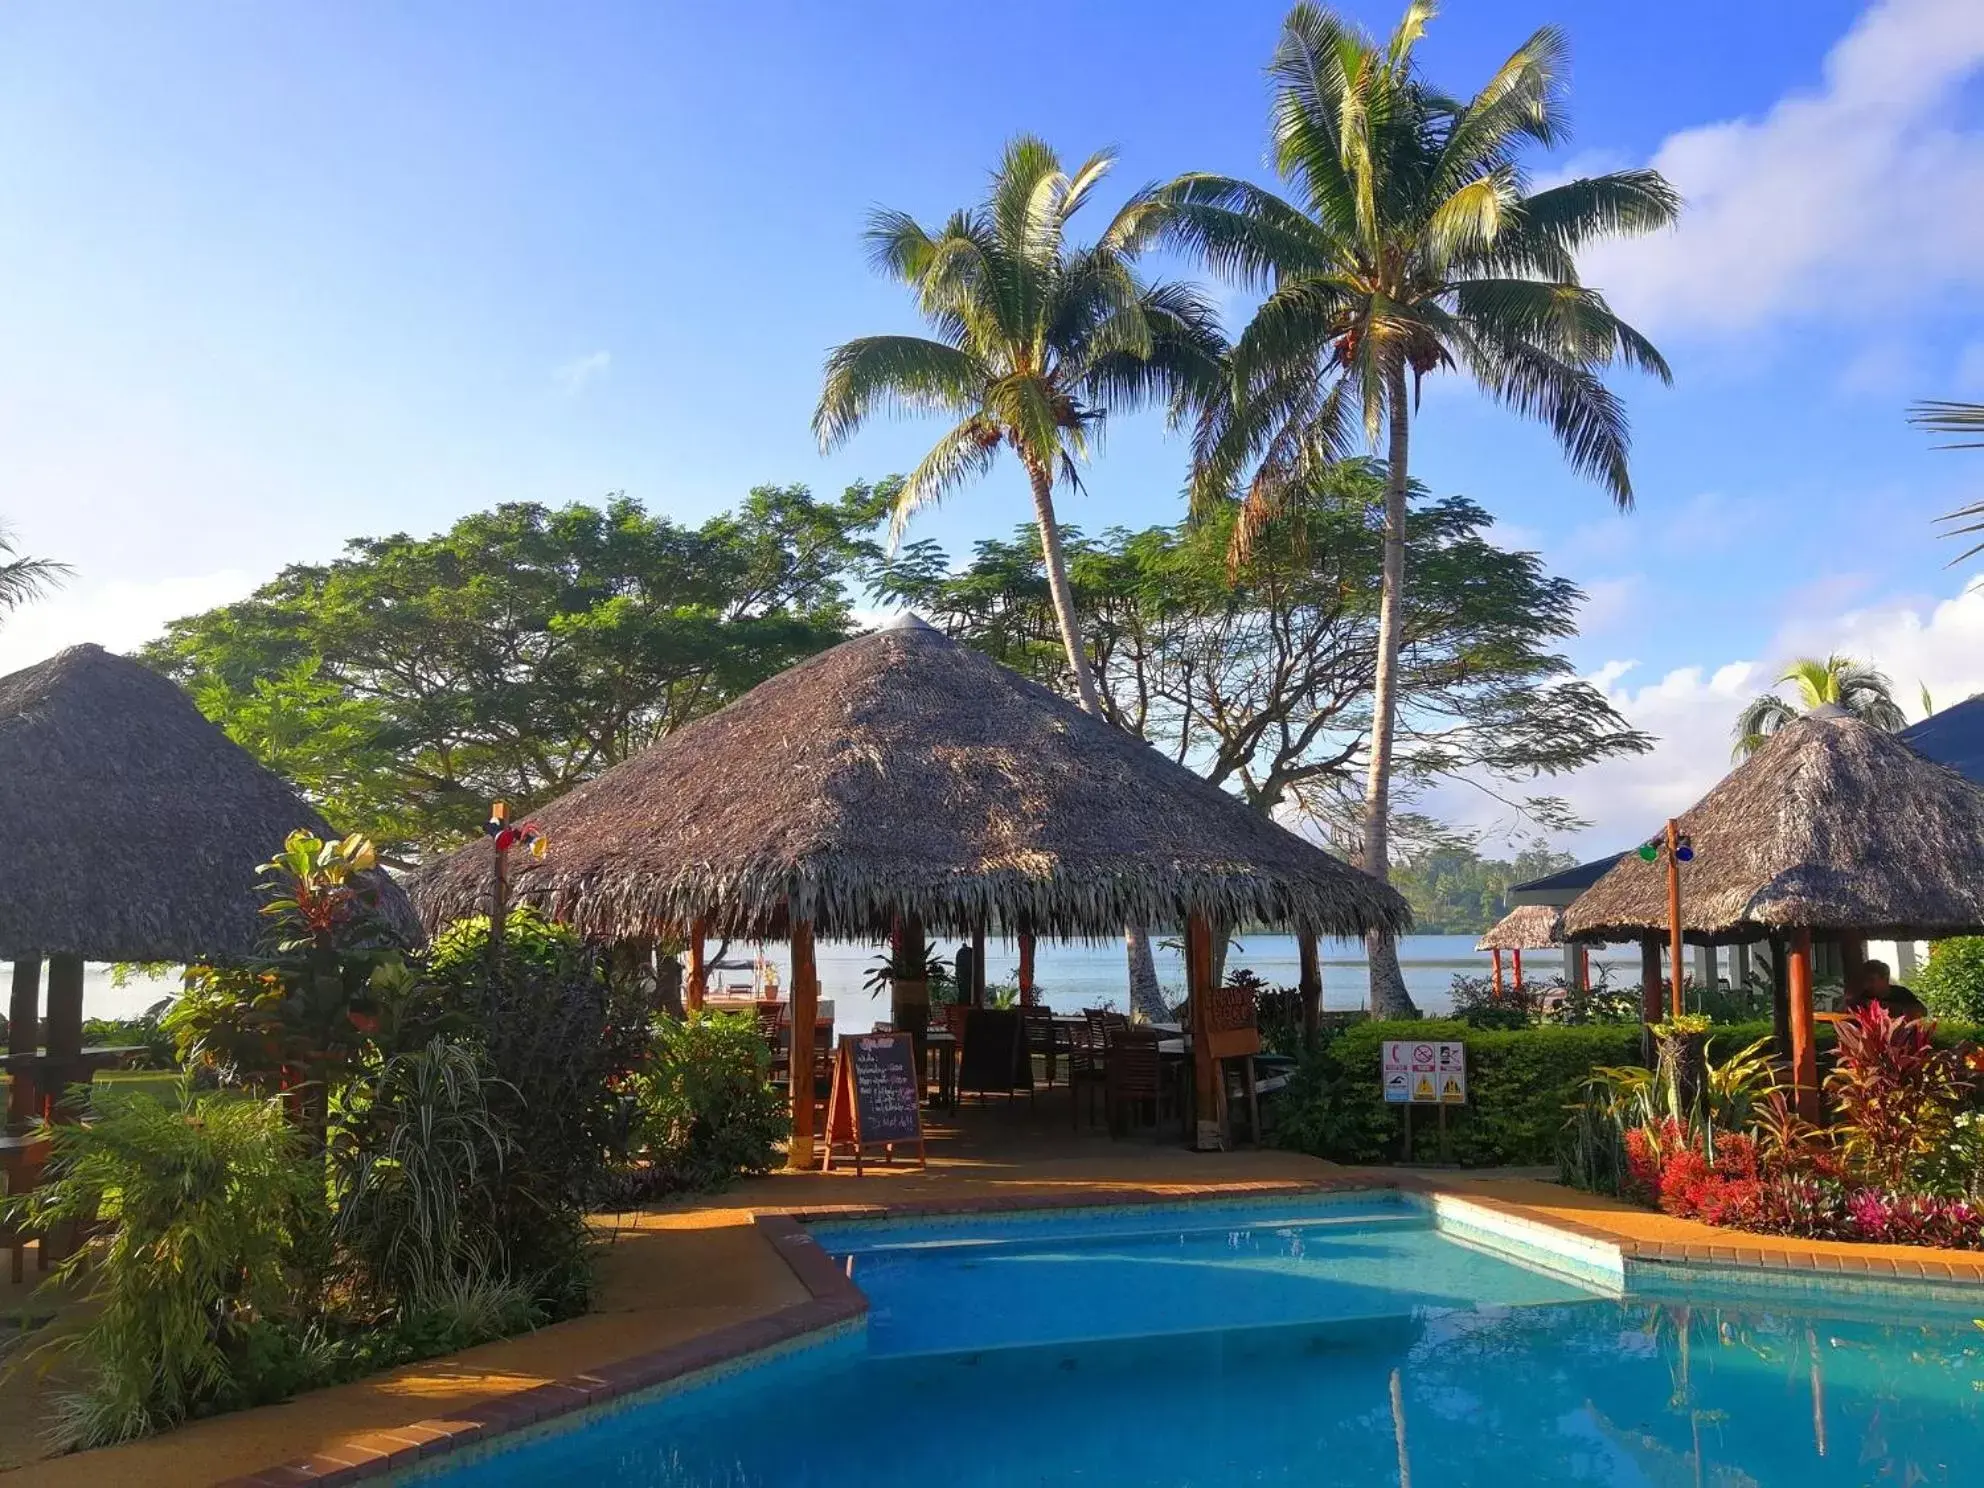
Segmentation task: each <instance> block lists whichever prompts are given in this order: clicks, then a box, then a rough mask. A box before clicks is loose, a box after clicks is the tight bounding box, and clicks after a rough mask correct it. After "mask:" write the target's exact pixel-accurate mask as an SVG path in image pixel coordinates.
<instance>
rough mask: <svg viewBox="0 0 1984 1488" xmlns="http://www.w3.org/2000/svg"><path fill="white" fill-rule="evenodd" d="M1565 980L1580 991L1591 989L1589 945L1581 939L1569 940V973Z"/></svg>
mask: <svg viewBox="0 0 1984 1488" xmlns="http://www.w3.org/2000/svg"><path fill="white" fill-rule="evenodd" d="M1565 980H1567V981H1568V982H1570V984H1571V985H1572V986H1574V987H1576V988H1577V989H1578V991H1580V992H1589V991H1590V990H1591V947H1590V946H1588V945H1586V944H1585V943H1584V942H1583V941H1581V940H1575V941H1572V942H1571V974H1570V975H1569V976H1568V977H1567V978H1565Z"/></svg>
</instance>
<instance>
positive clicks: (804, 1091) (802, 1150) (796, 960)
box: [785, 920, 820, 1172]
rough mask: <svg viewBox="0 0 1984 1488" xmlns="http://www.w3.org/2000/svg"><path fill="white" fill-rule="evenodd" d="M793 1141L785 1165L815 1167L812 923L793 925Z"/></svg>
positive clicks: (816, 992)
mask: <svg viewBox="0 0 1984 1488" xmlns="http://www.w3.org/2000/svg"><path fill="white" fill-rule="evenodd" d="M791 998H792V1054H791V1062H790V1065H789V1068H790V1071H791V1074H792V1141H791V1144H790V1145H789V1146H788V1147H787V1148H786V1150H785V1165H786V1167H788V1168H790V1169H792V1170H793V1171H794V1172H801V1171H804V1170H805V1169H808V1168H811V1167H812V1166H813V1021H814V1019H815V1018H816V1017H818V1015H819V1010H820V980H819V976H818V974H817V972H816V969H815V967H814V964H813V922H812V921H811V920H794V921H793V922H792V991H791Z"/></svg>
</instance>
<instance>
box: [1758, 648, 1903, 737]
mask: <svg viewBox="0 0 1984 1488" xmlns="http://www.w3.org/2000/svg"><path fill="white" fill-rule="evenodd" d="M1777 681H1778V685H1779V686H1782V685H1783V684H1784V683H1786V682H1789V683H1791V684H1792V686H1793V688H1794V689H1795V690H1796V692H1797V695H1798V700H1797V703H1796V704H1795V705H1794V704H1793V703H1791V702H1788V701H1786V700H1785V699H1784V698H1783V697H1782V696H1780V695H1779V694H1778V693H1776V692H1765V693H1759V694H1758V695H1757V698H1756V700H1755V701H1754V702H1752V703H1751V704H1750V706H1749V707H1747V708H1745V709H1744V710H1743V711H1742V713H1740V714H1739V715H1738V716H1737V719H1736V748H1735V749H1734V750H1733V751H1732V753H1733V755H1734V756H1735V758H1737V759H1747V758H1748V757H1749V756H1750V755H1753V754H1755V753H1756V752H1757V751H1758V750H1759V749H1761V748H1763V746H1764V741H1765V740H1767V739H1769V738H1770V736H1771V735H1772V734H1774V733H1776V732H1777V731H1778V730H1779V729H1781V728H1783V727H1784V726H1785V725H1786V724H1787V723H1789V722H1791V720H1792V719H1794V718H1796V717H1798V716H1799V714H1801V713H1809V712H1811V711H1812V709H1814V708H1818V707H1823V706H1824V705H1825V704H1827V703H1831V704H1833V705H1834V706H1835V707H1839V708H1844V709H1845V710H1846V711H1847V712H1848V713H1851V714H1852V715H1853V716H1854V717H1855V718H1857V719H1859V720H1860V721H1861V722H1862V723H1869V724H1872V725H1873V726H1874V727H1875V728H1877V729H1880V730H1881V731H1882V732H1884V733H1890V734H1891V733H1894V732H1895V731H1896V730H1898V729H1903V728H1906V727H1907V726H1908V719H1907V717H1906V716H1905V715H1904V714H1903V713H1902V711H1901V705H1900V704H1899V703H1897V702H1896V701H1895V700H1894V684H1893V683H1891V682H1889V681H1888V678H1887V674H1886V673H1885V672H1883V671H1881V670H1880V669H1879V668H1878V667H1875V666H1871V665H1869V664H1868V663H1866V662H1861V661H1855V660H1854V659H1853V658H1852V657H1850V656H1840V655H1838V654H1837V653H1835V654H1834V655H1831V656H1828V657H1826V658H1825V659H1824V660H1823V661H1821V660H1820V659H1819V658H1817V657H1815V656H1801V657H1799V658H1798V660H1796V661H1794V662H1792V663H1791V665H1790V666H1789V667H1787V668H1785V671H1784V675H1783V676H1781V677H1779V678H1778V679H1777ZM1922 696H1923V700H1924V702H1925V703H1926V702H1927V700H1928V689H1927V688H1926V687H1925V688H1924V689H1923V690H1922Z"/></svg>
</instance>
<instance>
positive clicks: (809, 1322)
mask: <svg viewBox="0 0 1984 1488" xmlns="http://www.w3.org/2000/svg"><path fill="white" fill-rule="evenodd" d="M1496 1187H1508V1188H1520V1187H1527V1185H1522V1184H1518V1183H1508V1182H1502V1181H1494V1180H1480V1179H1476V1180H1474V1181H1468V1179H1467V1178H1466V1177H1465V1175H1462V1174H1456V1173H1425V1172H1408V1171H1400V1170H1389V1171H1382V1172H1373V1171H1359V1170H1357V1169H1344V1170H1342V1171H1341V1172H1340V1173H1337V1174H1332V1175H1330V1176H1329V1177H1328V1178H1319V1179H1315V1180H1265V1181H1262V1180H1256V1181H1248V1182H1237V1183H1216V1184H1191V1185H1177V1186H1171V1185H1154V1186H1152V1187H1148V1188H1136V1189H1110V1190H1107V1191H1103V1192H1096V1191H1092V1190H1091V1191H1086V1192H1084V1191H1070V1192H1065V1193H1056V1194H1047V1195H1041V1194H1037V1193H1036V1194H1027V1195H1011V1196H1007V1195H975V1196H960V1197H957V1198H952V1199H941V1198H940V1199H929V1200H921V1201H914V1202H909V1203H890V1202H886V1201H882V1202H876V1203H839V1204H815V1205H794V1206H788V1207H785V1208H781V1209H777V1210H771V1209H767V1210H764V1211H760V1212H754V1214H753V1215H752V1223H753V1226H754V1227H755V1229H756V1231H757V1233H758V1235H759V1236H760V1237H762V1238H763V1239H764V1240H765V1242H766V1243H767V1244H769V1245H770V1246H771V1247H772V1249H773V1250H774V1251H775V1252H776V1253H777V1254H778V1256H779V1257H780V1258H781V1259H782V1260H783V1261H784V1262H785V1264H786V1265H787V1267H789V1268H790V1269H791V1271H792V1274H793V1275H794V1277H795V1278H797V1280H798V1281H799V1283H800V1285H801V1286H802V1287H803V1288H804V1289H805V1291H806V1293H807V1300H805V1301H803V1302H798V1303H793V1304H791V1305H789V1306H786V1307H782V1308H779V1309H778V1310H776V1311H774V1312H771V1313H768V1314H766V1315H764V1316H762V1317H758V1318H753V1319H750V1320H747V1321H744V1322H738V1323H731V1324H728V1325H726V1326H723V1327H720V1328H716V1329H713V1330H712V1331H710V1332H707V1333H702V1334H699V1335H697V1336H696V1337H694V1338H689V1339H685V1340H683V1341H682V1342H679V1343H675V1344H671V1345H669V1346H668V1347H665V1348H661V1349H656V1350H654V1351H652V1352H649V1353H644V1354H636V1355H634V1356H633V1357H631V1358H625V1359H621V1360H618V1361H616V1362H614V1363H611V1364H604V1365H601V1366H599V1367H598V1368H596V1369H590V1370H587V1371H585V1372H583V1373H579V1374H574V1375H568V1376H566V1377H564V1378H562V1379H558V1380H554V1381H552V1382H551V1383H549V1384H543V1385H536V1386H532V1387H530V1388H527V1389H524V1390H520V1391H516V1392H513V1393H511V1394H506V1395H497V1396H493V1397H491V1398H490V1399H488V1400H486V1401H483V1402H481V1403H479V1404H476V1405H472V1406H469V1407H467V1408H464V1409H460V1410H456V1411H452V1412H450V1413H449V1414H448V1415H446V1416H441V1417H434V1418H430V1419H427V1420H422V1421H415V1422H412V1423H410V1424H408V1425H405V1426H401V1427H397V1428H394V1429H390V1430H383V1431H371V1432H365V1433H362V1434H359V1435H355V1436H352V1437H349V1438H346V1439H345V1440H343V1441H341V1442H338V1443H336V1444H334V1445H332V1446H330V1447H326V1448H323V1449H321V1450H318V1451H315V1452H313V1453H311V1454H310V1455H308V1456H306V1457H300V1458H297V1459H294V1460H292V1461H289V1462H284V1463H281V1464H278V1465H276V1466H274V1467H266V1468H262V1469H261V1470H259V1471H257V1472H253V1473H248V1474H245V1475H243V1476H240V1477H234V1478H229V1479H227V1480H225V1482H223V1483H222V1484H220V1485H219V1488H299V1485H302V1484H349V1483H358V1482H365V1481H374V1480H379V1479H383V1478H386V1477H388V1476H391V1475H397V1474H399V1473H402V1472H404V1471H406V1470H408V1469H410V1468H413V1467H415V1466H416V1465H418V1464H421V1463H425V1462H431V1461H432V1460H433V1459H436V1458H439V1457H443V1456H446V1455H449V1454H452V1453H455V1452H457V1451H460V1450H462V1449H463V1448H467V1447H471V1446H476V1445H483V1444H490V1443H493V1442H494V1441H495V1440H496V1439H498V1438H502V1437H507V1436H512V1435H516V1434H519V1433H523V1432H526V1431H528V1430H529V1429H531V1428H533V1427H536V1426H538V1425H540V1424H542V1423H545V1422H551V1421H556V1420H560V1419H561V1418H566V1417H570V1418H573V1421H572V1424H576V1422H577V1420H578V1419H579V1418H581V1417H583V1416H584V1415H587V1414H592V1413H595V1412H597V1411H598V1410H600V1409H602V1408H604V1407H608V1406H612V1405H615V1404H617V1403H620V1402H623V1401H625V1400H626V1399H628V1398H629V1397H632V1396H636V1395H640V1394H644V1393H646V1392H649V1391H653V1390H656V1389H658V1388H659V1387H661V1386H664V1385H668V1384H671V1383H674V1382H676V1381H680V1380H683V1379H686V1378H688V1377H689V1376H692V1375H696V1374H701V1373H703V1372H705V1371H709V1370H712V1369H716V1368H718V1367H720V1366H722V1365H725V1364H729V1363H733V1362H735V1361H737V1360H740V1359H743V1358H746V1357H748V1356H750V1355H754V1354H758V1353H762V1352H764V1351H766V1350H769V1349H773V1348H776V1347H778V1346H780V1345H783V1344H789V1343H792V1342H794V1341H796V1340H799V1339H803V1338H805V1337H807V1336H808V1335H813V1334H823V1333H825V1332H827V1331H830V1330H832V1329H834V1328H837V1327H841V1326H844V1325H846V1324H848V1323H851V1322H853V1321H854V1320H856V1319H858V1318H860V1317H862V1316H863V1315H864V1314H865V1313H866V1312H867V1310H868V1299H867V1297H866V1296H864V1295H863V1294H862V1292H861V1290H860V1289H859V1288H858V1287H856V1286H855V1285H854V1283H853V1282H852V1281H851V1280H849V1278H848V1277H847V1275H846V1274H845V1272H843V1271H842V1269H841V1268H840V1267H839V1266H837V1265H836V1264H835V1263H834V1261H833V1259H832V1257H830V1256H829V1255H828V1254H827V1253H826V1251H824V1250H823V1249H821V1248H820V1246H819V1245H818V1244H817V1243H816V1242H815V1241H814V1239H813V1237H812V1236H811V1235H810V1234H808V1233H807V1230H806V1226H807V1224H808V1223H809V1222H812V1221H820V1220H854V1219H881V1218H888V1219H913V1218H918V1217H925V1216H927V1217H939V1216H948V1215H973V1214H996V1213H1019V1212H1026V1211H1036V1212H1037V1211H1041V1210H1056V1209H1100V1208H1115V1207H1121V1206H1135V1205H1145V1204H1172V1203H1191V1202H1197V1201H1201V1200H1217V1199H1233V1198H1247V1197H1267V1196H1278V1197H1293V1196H1299V1195H1303V1194H1317V1193H1335V1192H1344V1191H1350V1190H1365V1191H1369V1190H1372V1189H1392V1190H1396V1191H1398V1192H1402V1193H1412V1194H1418V1195H1422V1196H1424V1197H1426V1198H1428V1199H1431V1198H1433V1197H1434V1196H1436V1195H1439V1196H1445V1197H1448V1198H1452V1199H1458V1200H1461V1201H1463V1202H1464V1203H1466V1204H1469V1205H1474V1206H1477V1207H1479V1208H1481V1209H1484V1210H1487V1211H1490V1212H1492V1213H1495V1214H1498V1215H1501V1216H1502V1217H1504V1218H1506V1219H1510V1220H1513V1221H1516V1222H1518V1223H1524V1224H1529V1225H1540V1226H1544V1227H1546V1228H1549V1229H1554V1230H1557V1231H1559V1232H1561V1233H1564V1234H1566V1235H1570V1236H1573V1237H1575V1238H1577V1239H1580V1240H1583V1241H1586V1242H1590V1243H1595V1244H1598V1245H1603V1246H1607V1247H1611V1248H1614V1249H1616V1251H1617V1252H1618V1255H1619V1257H1620V1258H1621V1260H1622V1261H1637V1262H1643V1263H1654V1264H1663V1265H1672V1266H1677V1267H1717V1268H1732V1267H1733V1268H1748V1269H1757V1270H1766V1271H1791V1272H1807V1273H1832V1274H1838V1275H1842V1276H1858V1277H1867V1278H1872V1279H1877V1280H1883V1281H1893V1280H1902V1281H1907V1280H1917V1279H1919V1280H1926V1281H1936V1282H1956V1283H1960V1284H1971V1285H1977V1286H1980V1287H1984V1255H1980V1256H1978V1257H1977V1258H1975V1259H1972V1258H1971V1257H1969V1256H1967V1255H1963V1254H1960V1253H1956V1252H1950V1251H1930V1250H1924V1249H1920V1248H1917V1247H1904V1246H1875V1245H1856V1244H1852V1243H1849V1242H1844V1241H1797V1240H1791V1239H1788V1238H1786V1237H1781V1236H1758V1235H1747V1234H1742V1233H1740V1232H1737V1231H1732V1230H1711V1229H1709V1227H1708V1226H1705V1225H1700V1224H1696V1223H1694V1222H1692V1221H1678V1222H1677V1221H1671V1220H1668V1224H1669V1226H1670V1227H1671V1226H1674V1225H1680V1226H1682V1227H1684V1229H1685V1230H1686V1231H1699V1232H1701V1233H1702V1234H1703V1235H1707V1236H1713V1237H1715V1238H1714V1239H1694V1238H1688V1239H1675V1238H1673V1237H1671V1236H1664V1235H1657V1234H1653V1233H1649V1230H1650V1229H1651V1228H1653V1226H1651V1225H1649V1224H1648V1223H1646V1222H1643V1221H1645V1220H1648V1219H1651V1220H1655V1221H1658V1220H1667V1219H1668V1217H1667V1216H1662V1215H1650V1216H1649V1215H1648V1214H1647V1213H1646V1211H1640V1210H1635V1209H1631V1208H1628V1207H1626V1206H1623V1205H1621V1206H1617V1207H1616V1208H1600V1209H1595V1210H1593V1211H1592V1212H1594V1213H1595V1214H1599V1215H1602V1219H1600V1220H1599V1221H1597V1222H1592V1221H1587V1220H1581V1219H1573V1218H1568V1217H1566V1216H1565V1215H1564V1214H1562V1213H1561V1212H1558V1211H1557V1210H1556V1209H1554V1208H1548V1209H1546V1208H1544V1207H1542V1206H1540V1205H1539V1204H1538V1203H1536V1202H1525V1201H1523V1200H1522V1199H1519V1198H1507V1197H1502V1196H1498V1195H1496V1194H1495V1193H1493V1192H1492V1191H1486V1190H1492V1189H1493V1188H1496ZM1553 1187H1554V1185H1553ZM1560 1191H1561V1190H1560ZM1732 1242H1733V1243H1732Z"/></svg>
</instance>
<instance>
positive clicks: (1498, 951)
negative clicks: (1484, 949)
mask: <svg viewBox="0 0 1984 1488" xmlns="http://www.w3.org/2000/svg"><path fill="white" fill-rule="evenodd" d="M1489 954H1490V955H1492V956H1493V957H1494V958H1495V996H1496V998H1497V999H1499V998H1500V997H1501V995H1502V948H1501V947H1500V946H1495V947H1493V948H1491V950H1490V952H1489Z"/></svg>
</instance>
